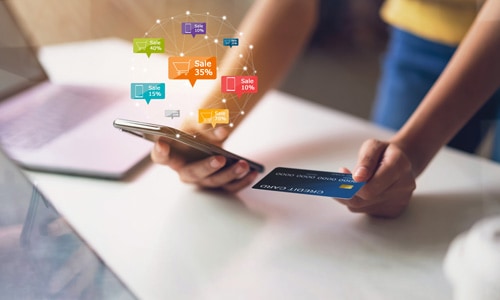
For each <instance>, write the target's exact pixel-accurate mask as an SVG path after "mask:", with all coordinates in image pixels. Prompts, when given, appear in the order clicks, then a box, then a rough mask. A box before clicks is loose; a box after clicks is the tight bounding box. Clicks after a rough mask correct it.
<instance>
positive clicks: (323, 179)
mask: <svg viewBox="0 0 500 300" xmlns="http://www.w3.org/2000/svg"><path fill="white" fill-rule="evenodd" d="M364 184H365V183H364V182H356V181H354V179H352V175H351V174H345V173H337V172H324V171H313V170H303V169H292V168H276V169H274V170H272V171H271V172H269V174H267V175H266V176H265V177H264V178H262V179H261V180H260V181H259V182H257V183H256V184H255V185H254V186H253V187H252V188H254V189H259V190H266V191H274V192H286V193H297V194H305V195H312V196H325V197H333V198H340V199H351V198H352V197H353V196H354V194H356V193H357V192H358V191H359V189H360V188H361V187H363V185H364Z"/></svg>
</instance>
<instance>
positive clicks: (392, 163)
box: [358, 145, 414, 199]
mask: <svg viewBox="0 0 500 300" xmlns="http://www.w3.org/2000/svg"><path fill="white" fill-rule="evenodd" d="M374 172H375V174H374V175H373V176H372V178H371V179H370V180H369V181H368V182H367V183H366V184H365V186H364V187H363V188H362V189H361V190H360V191H359V192H358V196H360V197H362V198H364V199H372V198H377V196H378V195H381V194H383V193H384V191H386V190H388V189H389V188H391V186H393V185H395V186H394V187H392V188H393V189H396V188H398V187H399V186H401V185H402V182H403V181H404V180H406V179H407V178H411V179H412V180H413V174H411V172H412V169H411V164H410V162H409V160H408V159H407V157H406V155H404V153H402V152H401V151H400V149H399V148H397V147H394V146H392V145H391V146H389V147H387V149H386V151H385V152H384V155H383V158H382V159H381V161H380V164H379V165H378V169H376V170H375V171H374ZM413 181H414V180H413ZM396 183H397V184H396ZM406 184H410V182H407V183H406ZM405 187H406V188H411V187H412V186H405Z"/></svg>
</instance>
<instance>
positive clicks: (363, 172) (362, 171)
mask: <svg viewBox="0 0 500 300" xmlns="http://www.w3.org/2000/svg"><path fill="white" fill-rule="evenodd" d="M353 177H362V178H366V177H368V169H367V168H365V167H358V168H357V169H356V171H354V176H353Z"/></svg>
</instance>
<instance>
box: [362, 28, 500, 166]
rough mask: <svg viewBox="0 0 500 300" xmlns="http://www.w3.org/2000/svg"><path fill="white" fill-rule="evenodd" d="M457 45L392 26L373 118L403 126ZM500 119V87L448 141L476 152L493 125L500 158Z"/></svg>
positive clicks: (389, 125)
mask: <svg viewBox="0 0 500 300" xmlns="http://www.w3.org/2000/svg"><path fill="white" fill-rule="evenodd" d="M455 49H456V48H455V47H451V46H448V45H444V44H439V43H436V42H432V41H429V40H425V39H422V38H419V37H417V36H415V35H413V34H411V33H408V32H406V31H403V30H400V29H397V28H391V38H390V41H389V44H388V48H387V52H386V54H385V57H384V61H383V65H382V74H381V77H380V81H379V85H378V90H377V95H376V99H375V105H374V110H373V114H372V119H373V121H374V122H375V123H376V124H379V125H381V126H383V127H387V128H391V129H394V130H398V129H399V128H401V127H402V126H403V124H404V123H405V122H406V120H407V119H408V118H409V117H410V115H411V114H412V113H413V111H414V110H415V109H416V108H417V106H418V105H419V104H420V101H421V100H422V99H423V98H424V96H425V94H426V93H427V92H428V91H429V89H430V88H431V87H432V85H433V84H434V82H435V81H436V79H437V78H438V77H439V75H440V74H441V72H442V70H443V69H444V67H445V66H446V64H447V63H448V61H449V60H450V58H451V56H452V55H453V53H454V52H455ZM499 119H500V91H497V92H496V93H495V95H494V96H493V97H492V98H491V99H490V100H489V101H488V102H487V103H486V104H485V105H484V106H483V107H482V108H481V109H480V110H479V111H478V112H477V113H476V114H475V115H474V117H473V118H472V119H471V120H469V122H468V123H467V125H465V126H464V127H463V128H462V130H460V132H459V133H458V134H457V135H456V136H455V137H454V138H453V139H452V140H451V141H450V143H449V144H448V145H449V146H451V147H453V148H456V149H460V150H463V151H466V152H469V153H473V152H475V151H476V149H477V147H478V145H479V144H480V142H481V141H482V140H483V138H484V136H485V135H486V133H487V132H488V130H489V129H490V128H491V127H492V126H493V127H495V133H494V142H493V149H492V159H494V160H495V161H497V162H500V121H499Z"/></svg>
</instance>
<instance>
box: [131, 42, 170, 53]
mask: <svg viewBox="0 0 500 300" xmlns="http://www.w3.org/2000/svg"><path fill="white" fill-rule="evenodd" d="M164 52H165V39H162V38H136V39H134V53H146V55H147V56H148V57H150V56H151V53H164Z"/></svg>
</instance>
